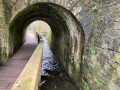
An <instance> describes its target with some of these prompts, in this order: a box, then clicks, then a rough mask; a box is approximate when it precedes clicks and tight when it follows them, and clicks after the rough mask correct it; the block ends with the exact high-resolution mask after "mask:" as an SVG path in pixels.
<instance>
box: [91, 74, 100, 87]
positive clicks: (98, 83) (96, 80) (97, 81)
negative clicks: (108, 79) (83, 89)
mask: <svg viewBox="0 0 120 90" xmlns="http://www.w3.org/2000/svg"><path fill="white" fill-rule="evenodd" d="M93 78H94V81H95V82H96V83H97V85H98V86H101V85H102V83H101V82H100V81H99V80H98V79H97V78H96V77H95V76H94V75H93Z"/></svg>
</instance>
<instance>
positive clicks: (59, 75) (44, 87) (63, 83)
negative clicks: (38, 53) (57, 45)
mask: <svg viewBox="0 0 120 90" xmlns="http://www.w3.org/2000/svg"><path fill="white" fill-rule="evenodd" d="M43 39H44V47H43V59H42V75H41V83H40V86H39V90H77V88H76V87H75V86H74V84H73V83H72V82H71V80H70V78H69V76H68V75H67V73H66V72H65V70H64V68H63V67H62V65H61V64H60V63H59V62H58V60H57V59H56V57H55V56H54V54H53V53H52V52H51V50H50V49H49V46H48V43H47V39H46V37H43Z"/></svg>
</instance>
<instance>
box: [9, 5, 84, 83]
mask: <svg viewBox="0 0 120 90" xmlns="http://www.w3.org/2000/svg"><path fill="white" fill-rule="evenodd" d="M36 20H42V21H45V22H46V23H48V25H49V26H50V27H51V31H52V36H51V45H50V46H51V50H52V52H53V53H54V54H55V56H56V57H57V59H58V60H59V61H60V62H61V63H62V64H63V66H64V67H65V69H66V70H67V72H68V74H69V75H70V77H71V78H72V79H73V81H74V82H75V83H80V78H78V77H79V76H80V74H81V73H80V72H81V71H80V67H81V62H82V60H81V57H82V48H83V44H84V32H83V29H82V27H81V25H80V23H79V22H78V21H77V19H76V18H75V17H74V15H73V14H72V13H71V12H70V11H68V10H67V9H65V8H63V7H61V6H59V5H56V4H52V3H37V4H34V5H31V6H28V7H27V8H25V9H24V10H22V11H21V12H19V13H18V14H17V15H16V16H15V17H14V19H13V20H12V21H11V24H10V29H9V30H10V33H9V41H10V42H9V45H10V46H9V53H10V54H11V55H12V54H13V53H14V52H15V51H17V50H18V48H19V47H20V46H21V45H22V44H23V43H24V41H25V34H26V28H27V27H28V25H29V24H30V23H31V22H33V21H36Z"/></svg>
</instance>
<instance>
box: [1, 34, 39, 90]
mask: <svg viewBox="0 0 120 90" xmlns="http://www.w3.org/2000/svg"><path fill="white" fill-rule="evenodd" d="M27 38H28V39H27V41H26V42H25V43H24V45H23V46H22V47H21V48H20V49H19V50H18V51H17V52H16V53H15V54H14V55H13V57H11V58H10V59H9V60H8V62H6V64H5V65H3V66H1V67H0V90H10V89H11V87H12V85H13V84H14V82H15V81H16V79H17V77H18V76H19V75H20V73H21V71H22V70H23V68H24V66H25V65H26V63H27V62H28V60H29V58H30V57H31V55H32V53H33V52H34V50H35V48H36V46H37V41H36V39H35V37H34V36H33V35H32V34H28V36H27Z"/></svg>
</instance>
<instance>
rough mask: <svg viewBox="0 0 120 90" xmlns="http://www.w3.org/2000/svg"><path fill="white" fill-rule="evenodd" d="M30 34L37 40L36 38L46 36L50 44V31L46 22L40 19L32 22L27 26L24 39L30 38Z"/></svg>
mask: <svg viewBox="0 0 120 90" xmlns="http://www.w3.org/2000/svg"><path fill="white" fill-rule="evenodd" d="M30 35H31V36H32V35H34V36H35V37H36V39H37V40H38V38H40V39H42V37H46V38H47V40H48V43H49V45H50V42H51V35H52V32H51V28H50V26H49V25H48V24H47V23H46V22H44V21H41V20H37V21H34V22H32V23H31V24H30V25H29V26H28V27H27V33H26V40H28V39H29V38H30ZM38 35H39V36H38Z"/></svg>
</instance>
